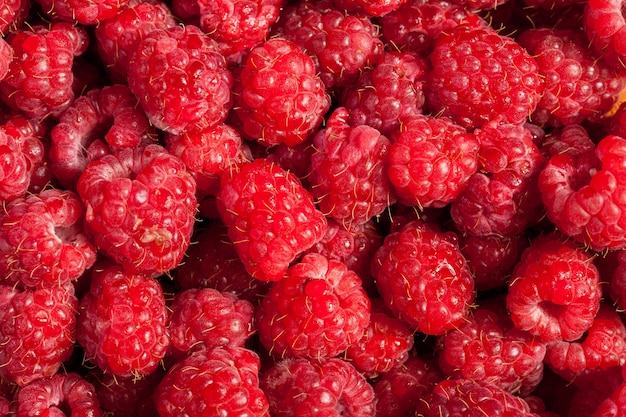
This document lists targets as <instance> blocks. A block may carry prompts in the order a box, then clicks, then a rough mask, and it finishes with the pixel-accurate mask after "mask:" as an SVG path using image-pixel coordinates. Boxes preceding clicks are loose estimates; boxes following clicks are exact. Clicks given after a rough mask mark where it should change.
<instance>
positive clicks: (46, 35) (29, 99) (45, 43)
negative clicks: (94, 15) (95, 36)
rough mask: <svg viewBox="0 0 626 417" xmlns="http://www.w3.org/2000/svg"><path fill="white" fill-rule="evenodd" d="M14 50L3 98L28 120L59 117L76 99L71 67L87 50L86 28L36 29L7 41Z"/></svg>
mask: <svg viewBox="0 0 626 417" xmlns="http://www.w3.org/2000/svg"><path fill="white" fill-rule="evenodd" d="M7 40H8V42H9V43H10V45H11V47H12V48H13V50H14V57H15V58H14V59H13V61H11V64H10V66H9V73H8V74H7V76H6V77H5V78H4V79H3V80H2V81H0V96H1V98H2V100H3V101H4V102H5V103H7V104H8V105H9V106H10V107H11V108H12V109H15V110H18V111H20V112H22V113H23V114H25V115H26V116H28V117H32V118H43V117H45V116H48V115H53V116H58V115H59V114H60V113H61V112H62V111H63V110H65V108H67V107H68V106H69V105H70V103H71V102H72V100H73V99H74V91H73V90H72V83H73V80H74V75H73V73H72V63H73V60H74V57H75V56H78V55H81V54H82V53H83V52H84V51H85V49H86V47H87V33H86V31H85V29H84V28H82V27H80V26H74V25H72V24H70V23H55V24H53V25H51V26H50V28H47V27H44V26H39V25H35V26H33V27H30V28H29V29H24V30H20V31H16V32H13V33H11V34H10V35H9V36H8V37H7Z"/></svg>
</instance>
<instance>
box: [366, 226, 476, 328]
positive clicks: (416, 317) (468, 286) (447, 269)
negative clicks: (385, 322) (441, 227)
mask: <svg viewBox="0 0 626 417" xmlns="http://www.w3.org/2000/svg"><path fill="white" fill-rule="evenodd" d="M372 275H374V278H375V279H376V285H377V287H378V291H379V292H380V295H381V296H382V298H383V300H384V301H385V304H386V305H387V306H388V307H389V309H390V310H391V311H392V312H394V313H396V314H398V315H399V316H400V317H401V318H402V319H403V320H405V321H406V322H407V323H409V324H410V325H411V326H413V328H414V329H416V330H418V331H420V332H422V333H425V334H428V335H440V334H443V333H445V332H446V331H448V330H450V329H453V328H456V327H458V326H459V325H460V324H461V323H462V322H463V321H464V320H465V319H466V317H467V314H468V310H469V306H470V305H471V304H472V302H473V301H474V281H473V278H472V274H471V272H470V270H469V267H468V266H467V263H466V262H465V258H464V257H463V255H462V254H461V251H460V249H459V247H458V243H457V238H456V235H454V234H453V233H441V232H439V231H436V230H434V229H432V228H431V227H429V226H428V225H427V224H425V223H422V222H421V221H412V222H409V223H407V224H406V225H405V226H404V227H403V228H402V229H401V230H400V231H398V232H394V233H391V234H389V235H387V237H385V240H384V243H383V246H381V247H380V248H379V249H378V251H377V253H376V256H375V257H374V259H373V260H372Z"/></svg>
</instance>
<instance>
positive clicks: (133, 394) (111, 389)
mask: <svg viewBox="0 0 626 417" xmlns="http://www.w3.org/2000/svg"><path fill="white" fill-rule="evenodd" d="M163 375H164V372H162V371H161V369H160V368H157V370H156V371H155V372H153V373H151V374H150V375H145V376H143V377H142V378H135V377H128V378H122V377H119V376H117V375H114V374H112V373H110V372H104V371H102V370H101V369H100V368H93V369H91V370H90V371H89V373H88V374H87V376H86V379H87V380H88V381H90V382H91V383H92V384H93V386H94V388H95V390H96V394H97V396H98V402H99V403H100V408H102V410H103V411H104V412H106V413H107V415H111V416H112V417H150V416H156V415H157V411H156V408H155V406H154V404H153V400H152V393H153V392H154V389H155V388H156V386H157V384H158V383H159V381H160V380H161V378H162V377H163Z"/></svg>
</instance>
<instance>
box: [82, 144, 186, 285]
mask: <svg viewBox="0 0 626 417" xmlns="http://www.w3.org/2000/svg"><path fill="white" fill-rule="evenodd" d="M77 191H78V194H79V195H80V197H81V199H82V201H83V203H84V205H85V208H86V214H85V220H86V230H87V232H88V233H89V234H91V236H93V238H94V242H95V244H96V246H97V248H98V250H99V251H101V252H103V253H105V254H106V255H107V256H108V257H110V258H112V259H114V260H115V261H116V262H118V263H120V264H121V265H123V266H124V268H126V269H127V270H128V271H131V272H143V273H147V274H151V273H154V272H165V271H169V270H170V269H173V268H174V267H176V266H177V265H178V264H179V263H180V261H181V260H182V257H183V254H184V252H185V250H186V249H187V247H188V246H189V244H190V240H191V233H192V231H193V225H194V215H195V211H196V205H197V202H196V197H195V192H196V186H195V182H194V181H193V178H192V177H191V175H190V174H189V172H187V170H186V169H185V166H184V164H183V162H182V161H181V160H180V159H179V158H177V157H175V156H173V155H171V154H169V153H168V152H167V151H166V150H165V148H163V147H161V146H159V145H148V146H145V147H139V148H136V149H123V150H120V151H118V152H116V153H114V154H111V155H106V156H104V157H102V158H101V159H98V160H96V161H92V162H91V163H89V165H87V167H86V168H85V170H84V171H83V173H82V174H81V176H80V178H79V180H78V185H77Z"/></svg>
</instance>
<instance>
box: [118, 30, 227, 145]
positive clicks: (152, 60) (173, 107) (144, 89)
mask: <svg viewBox="0 0 626 417" xmlns="http://www.w3.org/2000/svg"><path fill="white" fill-rule="evenodd" d="M126 69H127V71H128V86H129V87H130V89H131V91H132V92H133V93H134V94H135V95H136V96H137V98H138V99H139V102H140V103H141V107H142V108H143V110H144V111H145V112H146V115H147V116H148V119H150V122H151V123H152V124H153V125H155V126H156V127H157V128H159V129H162V130H165V131H168V132H171V133H174V134H180V133H183V132H185V131H186V130H189V129H193V128H205V127H211V126H217V125H219V124H221V123H222V122H224V120H226V115H227V113H228V111H229V110H230V108H231V106H232V97H231V91H230V89H231V87H232V75H231V73H230V71H228V69H227V68H226V61H225V59H224V57H223V56H222V55H221V54H220V53H219V51H218V46H217V43H216V42H215V41H214V40H213V39H211V38H210V37H208V36H207V35H206V34H205V33H204V32H202V31H201V30H200V29H199V28H197V27H195V26H192V25H190V26H185V27H182V26H174V27H171V28H167V29H155V30H153V31H152V32H150V33H149V34H147V35H145V36H144V37H143V38H142V39H141V40H140V41H139V43H138V44H137V47H136V48H135V49H134V51H133V53H132V54H131V55H130V56H129V59H128V64H127V66H126Z"/></svg>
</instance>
